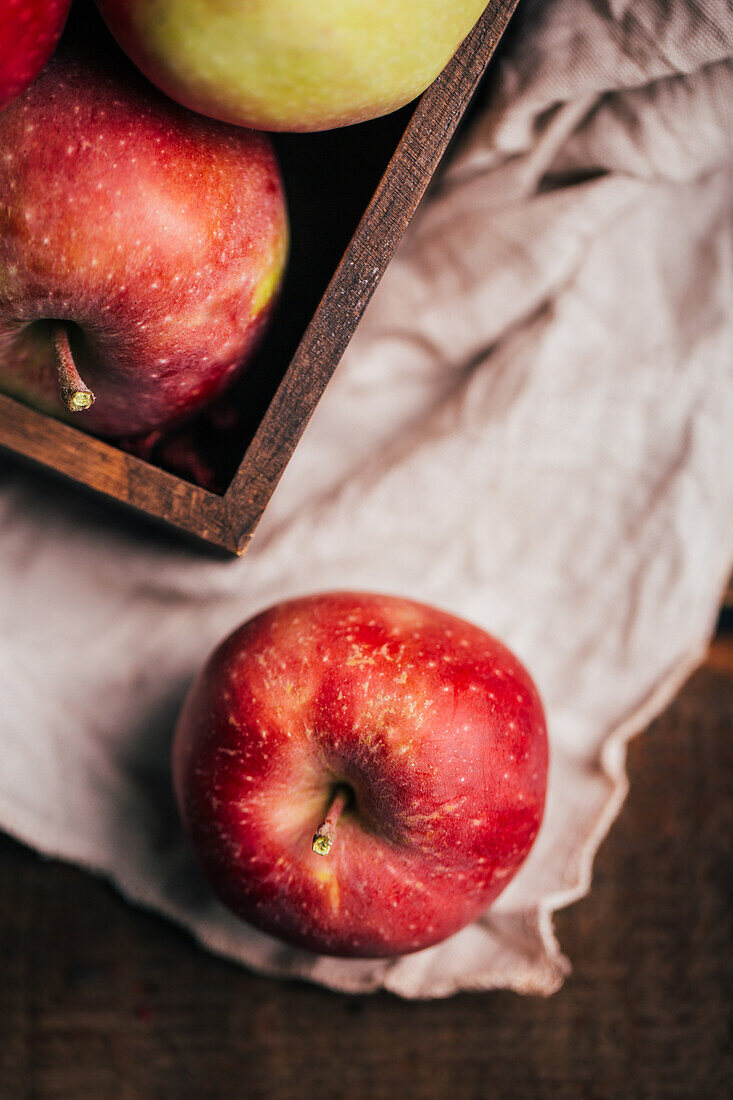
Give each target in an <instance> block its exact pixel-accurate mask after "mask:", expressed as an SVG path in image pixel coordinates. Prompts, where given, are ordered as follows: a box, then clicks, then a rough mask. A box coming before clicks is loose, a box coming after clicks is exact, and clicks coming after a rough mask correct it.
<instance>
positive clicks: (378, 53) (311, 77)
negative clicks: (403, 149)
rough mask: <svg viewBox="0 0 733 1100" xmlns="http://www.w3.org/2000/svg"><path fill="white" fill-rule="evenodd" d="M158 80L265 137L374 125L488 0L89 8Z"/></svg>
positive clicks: (183, 0)
mask: <svg viewBox="0 0 733 1100" xmlns="http://www.w3.org/2000/svg"><path fill="white" fill-rule="evenodd" d="M97 3H98V5H99V8H100V10H101V12H102V15H103V16H104V18H105V19H106V21H107V24H108V26H109V27H110V29H111V31H112V33H113V34H114V36H115V37H116V38H117V41H118V42H119V43H120V45H121V46H122V47H123V49H124V50H125V51H126V52H127V53H128V54H129V56H130V57H131V58H132V59H133V61H134V62H135V64H136V65H138V66H139V68H140V69H142V71H143V72H144V73H145V74H146V76H148V77H149V78H150V79H151V80H152V81H153V83H154V84H157V85H158V87H159V88H162V89H163V91H164V92H167V94H168V95H169V96H171V97H172V98H173V99H175V100H177V101H178V102H179V103H183V104H185V106H186V107H191V108H192V109H193V110H195V111H200V112H201V113H202V114H205V115H211V116H212V117H213V118H220V119H224V120H226V121H227V122H234V123H238V124H239V125H241V126H254V127H256V128H258V129H263V130H326V129H330V128H331V127H334V126H344V125H348V124H350V123H353V122H363V121H364V120H365V119H369V118H376V117H377V116H378V115H383V114H386V113H387V112H388V111H393V110H395V109H396V108H397V107H401V106H402V105H403V104H405V103H408V102H409V101H410V100H411V99H414V98H415V96H416V95H418V94H419V93H420V92H422V91H424V89H425V88H427V86H428V84H430V83H431V81H432V80H434V79H435V77H436V76H437V75H438V73H439V72H440V70H441V69H442V68H443V67H444V66H445V64H446V62H447V61H448V60H449V58H450V57H451V55H452V54H453V53H454V52H455V50H456V49H457V47H458V45H459V44H460V43H461V41H462V40H463V39H464V38H465V36H466V35H467V34H468V32H469V30H470V29H471V27H472V26H473V24H474V23H475V22H476V20H477V19H478V17H479V15H480V14H481V12H482V11H483V9H484V8H485V7H486V0H318V2H317V3H314V2H313V0H226V2H225V3H222V2H221V0H97Z"/></svg>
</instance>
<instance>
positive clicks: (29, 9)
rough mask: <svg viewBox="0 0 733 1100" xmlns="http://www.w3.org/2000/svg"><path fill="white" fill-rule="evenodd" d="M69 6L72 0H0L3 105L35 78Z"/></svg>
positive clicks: (0, 98)
mask: <svg viewBox="0 0 733 1100" xmlns="http://www.w3.org/2000/svg"><path fill="white" fill-rule="evenodd" d="M70 6H71V0H0V108H2V107H4V106H5V105H6V104H7V103H10V101H11V100H13V99H15V97H16V96H17V95H20V93H21V92H23V91H25V89H26V88H27V87H28V85H29V84H31V83H32V82H33V81H34V80H35V79H36V77H37V76H38V74H39V73H40V71H41V69H42V68H43V66H44V65H45V64H46V62H47V61H48V59H49V57H50V56H51V54H52V53H53V51H54V49H55V48H56V43H57V42H58V40H59V38H60V37H61V31H62V30H63V27H64V23H65V22H66V17H67V15H68V14H69V7H70Z"/></svg>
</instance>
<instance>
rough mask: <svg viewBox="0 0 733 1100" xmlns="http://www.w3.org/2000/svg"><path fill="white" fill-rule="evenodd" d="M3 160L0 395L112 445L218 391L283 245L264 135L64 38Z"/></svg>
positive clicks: (8, 121)
mask: <svg viewBox="0 0 733 1100" xmlns="http://www.w3.org/2000/svg"><path fill="white" fill-rule="evenodd" d="M113 51H114V52H113ZM0 150H1V151H2V155H1V156H0V388H2V389H3V390H5V391H6V392H9V393H10V394H12V395H14V396H17V397H19V398H20V399H22V400H25V401H28V402H29V403H32V404H35V405H37V406H39V407H41V408H43V409H44V410H46V411H49V412H52V413H55V414H57V415H70V412H69V411H67V410H70V411H71V412H73V411H75V410H77V409H78V410H85V411H82V412H81V413H80V414H79V419H78V420H77V421H76V423H79V424H80V425H81V426H83V427H85V428H87V429H89V430H91V431H95V432H98V433H100V434H103V435H108V436H122V435H132V434H134V433H138V432H143V431H148V430H150V429H152V428H156V427H159V426H161V425H164V424H167V423H170V422H173V421H176V420H179V419H181V418H182V417H183V416H184V415H185V414H187V413H188V412H190V411H191V410H192V409H194V408H196V407H197V406H199V405H201V404H202V403H204V402H205V401H207V400H208V399H209V398H211V397H213V396H214V395H215V394H216V393H217V392H219V391H220V390H221V389H222V388H223V387H224V385H225V384H226V383H227V381H228V380H229V379H230V378H231V377H232V375H233V374H234V373H235V372H237V371H239V370H240V368H241V367H242V365H243V364H244V363H245V361H246V360H247V358H248V355H249V353H250V352H251V350H252V348H253V346H254V343H255V341H256V340H257V337H258V335H259V333H260V331H261V329H262V326H263V322H264V321H265V319H266V317H267V316H268V313H269V311H270V307H271V304H272V301H273V297H274V295H275V293H276V291H277V288H278V284H279V281H280V276H281V273H282V270H283V265H284V261H285V256H286V251H287V217H286V211H285V204H284V198H283V191H282V186H281V181H280V176H279V171H278V166H277V163H276V159H275V155H274V152H273V149H272V147H271V145H270V143H269V141H268V139H267V138H266V137H264V136H263V135H262V134H255V133H252V132H250V131H245V130H240V129H237V128H235V127H230V126H227V125H225V124H223V123H216V122H212V121H211V120H208V119H204V118H201V117H200V116H197V115H194V114H191V113H190V112H188V111H186V110H184V109H183V108H181V107H178V106H177V105H176V104H174V103H172V102H170V100H167V99H165V97H164V96H161V95H160V94H159V93H157V92H156V91H155V90H154V89H153V88H152V87H151V86H150V85H148V84H147V83H146V82H145V81H144V80H143V78H142V77H140V76H139V74H138V73H137V72H136V71H135V70H134V69H133V67H132V66H131V65H129V63H128V62H127V61H126V60H125V59H124V58H122V57H121V55H119V56H118V51H117V50H116V48H115V47H114V46H113V45H112V43H111V41H110V43H109V50H106V51H105V50H104V49H102V50H101V55H100V51H99V47H97V49H96V51H95V52H92V51H91V50H90V49H87V48H84V49H81V48H80V47H79V46H78V45H77V46H76V47H73V48H71V47H69V48H66V47H65V46H64V45H63V44H62V47H61V48H60V49H59V51H58V52H57V54H56V56H55V57H54V58H53V60H52V61H51V63H50V64H49V65H48V67H47V68H46V69H45V71H44V72H43V73H42V74H41V76H40V77H39V79H38V80H37V81H36V82H35V83H34V84H33V85H32V86H31V87H30V88H29V89H28V91H26V92H25V94H24V95H22V96H21V97H20V98H18V99H16V100H15V101H14V102H13V103H11V104H10V106H9V107H7V108H6V109H5V110H4V111H3V112H2V113H1V114H0ZM94 396H96V401H95V402H94V403H93V405H92V401H93V398H94ZM90 405H91V406H92V407H89V406H90Z"/></svg>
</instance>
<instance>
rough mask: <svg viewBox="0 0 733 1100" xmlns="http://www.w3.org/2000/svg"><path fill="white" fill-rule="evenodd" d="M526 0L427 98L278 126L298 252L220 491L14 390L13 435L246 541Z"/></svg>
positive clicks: (87, 475)
mask: <svg viewBox="0 0 733 1100" xmlns="http://www.w3.org/2000/svg"><path fill="white" fill-rule="evenodd" d="M516 3H517V0H492V2H491V3H490V4H489V6H488V8H487V9H486V11H485V12H484V14H483V16H482V17H481V19H480V20H479V22H478V23H477V24H476V26H475V27H474V29H473V31H472V32H471V33H470V34H469V36H468V37H467V38H466V40H465V41H464V42H463V44H462V46H461V47H460V49H459V50H458V52H457V53H456V55H455V56H454V57H453V59H452V61H451V62H450V63H449V64H448V66H447V67H446V69H445V70H444V71H443V73H442V74H441V75H440V76H439V77H438V79H437V80H436V81H435V83H434V84H433V85H432V86H431V87H430V88H429V89H428V90H427V91H426V92H425V93H424V94H423V96H422V97H421V98H420V99H419V100H418V101H417V103H416V104H411V105H410V106H408V107H406V108H404V109H403V110H402V111H399V112H397V113H396V114H393V115H390V116H387V117H386V118H383V119H377V120H375V121H374V122H370V123H363V124H362V125H360V126H355V127H347V128H344V129H341V130H333V131H329V132H326V133H321V134H304V135H274V140H275V144H276V147H277V150H278V154H279V156H280V161H281V164H282V169H283V175H284V179H285V186H286V190H287V193H288V200H289V205H290V215H291V228H292V249H291V258H290V264H289V268H288V274H287V276H286V280H285V284H284V287H283V292H282V295H281V299H280V304H279V306H278V309H277V312H276V315H275V317H274V318H273V321H272V324H271V326H270V329H269V330H268V333H267V336H266V337H265V340H264V342H263V345H262V347H261V349H260V351H259V353H258V356H257V359H256V361H255V362H254V363H253V365H252V367H251V368H249V369H248V370H247V371H246V372H245V374H244V376H243V377H242V379H241V380H240V381H239V383H237V385H236V386H235V388H234V390H233V391H232V392H230V393H229V394H228V395H227V400H228V401H230V402H238V403H241V404H240V406H239V407H240V408H241V409H246V410H247V411H246V413H245V414H244V415H242V416H240V417H239V420H238V422H237V425H236V434H235V436H234V438H231V433H230V437H229V438H227V439H226V449H227V452H228V461H229V464H230V465H229V468H228V469H225V472H224V483H222V484H220V486H219V490H220V491H211V490H210V489H205V488H202V487H201V486H200V485H198V484H194V483H193V481H192V480H188V478H187V477H182V476H178V475H177V474H174V473H171V472H169V470H166V469H163V468H161V467H159V466H157V465H155V464H154V462H153V461H149V460H144V459H143V458H140V457H137V456H136V455H134V454H132V453H129V451H127V450H124V449H122V448H121V447H118V446H115V445H113V444H110V443H106V442H103V441H101V440H99V439H96V438H94V437H92V436H90V435H87V434H86V433H85V432H82V431H79V430H78V429H76V428H75V427H73V426H71V425H69V424H65V423H62V422H61V421H58V420H54V419H53V418H51V417H48V416H45V415H43V414H42V413H40V412H37V411H36V410H35V409H31V408H28V407H26V406H25V405H22V404H20V403H18V402H16V401H14V400H12V399H11V398H9V397H6V396H4V395H0V446H2V447H4V448H6V449H7V450H9V451H12V452H14V453H16V454H18V455H21V456H23V457H24V458H27V459H31V460H32V461H34V462H36V463H40V464H41V465H43V466H44V467H47V468H48V469H51V470H54V471H56V472H58V473H60V474H63V475H65V476H66V477H68V478H71V479H72V480H73V481H75V482H77V483H79V484H81V485H85V486H87V487H89V488H91V489H93V490H96V491H97V492H99V493H103V494H105V495H106V496H108V497H112V498H114V499H115V500H117V501H120V502H122V503H124V504H127V505H130V506H132V507H133V508H135V509H137V510H138V511H139V512H142V513H144V514H146V515H148V516H150V517H153V518H155V519H157V520H162V521H163V522H164V523H166V524H169V525H172V526H173V527H176V528H178V529H180V530H181V531H184V532H187V533H188V534H190V535H193V536H196V537H197V538H198V539H202V540H204V541H205V542H207V543H210V544H212V545H214V546H216V547H219V548H221V549H222V550H224V551H225V552H229V553H233V554H242V553H243V552H244V551H245V550H246V548H247V545H248V543H249V540H250V539H251V537H252V533H253V531H254V529H255V527H256V525H257V522H258V521H259V518H260V516H261V515H262V513H263V511H264V509H265V507H266V505H267V503H268V501H269V499H270V497H271V495H272V493H273V491H274V489H275V486H276V485H277V483H278V481H279V479H280V476H281V475H282V473H283V471H284V469H285V466H286V465H287V463H288V461H289V459H290V457H291V455H292V453H293V450H294V449H295V446H296V444H297V443H298V440H299V439H300V437H301V435H302V433H303V431H304V429H305V427H306V424H307V423H308V420H309V418H310V416H311V414H312V412H313V410H314V408H315V406H316V404H317V402H318V400H319V399H320V397H321V395H322V394H323V391H324V389H325V388H326V385H327V384H328V381H329V379H330V378H331V375H332V374H333V372H334V370H335V369H336V366H337V364H338V362H339V360H340V358H341V356H342V355H343V352H344V350H345V348H346V346H347V344H348V342H349V340H350V339H351V336H352V335H353V333H354V330H355V328H356V326H357V324H358V322H359V319H360V318H361V316H362V313H363V312H364V309H365V307H366V305H367V303H368V301H369V299H370V297H371V295H372V293H373V291H374V288H375V287H376V285H377V284H378V282H379V280H380V278H381V277H382V274H383V273H384V270H385V268H386V266H387V264H388V263H389V261H390V259H391V257H392V255H393V253H394V251H395V249H396V247H397V245H398V243H399V241H400V238H401V237H402V235H403V233H404V232H405V229H406V228H407V225H408V223H409V221H410V219H411V217H412V215H413V214H414V212H415V210H416V208H417V206H418V203H419V201H420V199H421V197H422V195H423V194H424V192H425V189H426V187H427V185H428V184H429V182H430V180H431V178H432V176H433V173H434V172H435V170H436V168H437V166H438V163H439V161H440V159H441V157H442V155H443V153H444V152H445V150H446V148H447V146H448V144H449V142H450V140H451V138H452V136H453V134H454V132H455V130H456V127H457V126H458V123H459V122H460V120H461V118H462V116H463V114H464V112H465V110H466V108H467V106H468V104H469V102H470V100H471V97H472V96H473V93H474V92H475V90H476V88H477V86H478V83H479V81H480V79H481V77H482V75H483V73H484V71H485V69H486V66H487V65H488V62H489V59H490V58H491V56H492V54H493V52H494V50H495V48H496V45H497V43H498V41H499V39H500V37H501V35H502V33H503V31H504V29H505V27H506V25H507V23H508V21H509V19H510V17H511V14H512V12H513V10H514V8H515V6H516ZM354 226H356V229H354ZM344 249H345V251H344ZM215 442H216V443H217V445H218V441H217V440H213V439H212V438H209V439H208V442H207V441H206V440H204V442H203V444H202V445H203V446H207V445H208V446H209V447H212V446H213V445H214V443H215Z"/></svg>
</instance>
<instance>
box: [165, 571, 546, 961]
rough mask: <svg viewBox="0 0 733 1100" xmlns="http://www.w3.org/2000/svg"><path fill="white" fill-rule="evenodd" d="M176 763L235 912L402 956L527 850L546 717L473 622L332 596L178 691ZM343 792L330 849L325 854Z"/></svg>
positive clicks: (317, 946)
mask: <svg viewBox="0 0 733 1100" xmlns="http://www.w3.org/2000/svg"><path fill="white" fill-rule="evenodd" d="M445 656H448V657H450V658H451V660H450V661H444V660H442V658H443V657H445ZM395 673H397V675H395ZM403 675H404V679H403ZM173 775H174V786H175V790H176V796H177V799H178V804H179V807H180V811H181V816H182V820H183V823H184V827H185V829H186V831H187V833H188V835H189V838H190V840H191V843H192V846H193V849H194V851H195V853H196V855H197V858H198V860H199V862H200V865H201V867H202V869H203V871H204V874H205V875H206V877H207V879H208V880H209V882H210V884H211V885H212V887H213V889H214V891H215V892H216V893H217V895H218V896H219V897H220V898H221V899H222V900H223V901H224V903H225V904H227V905H228V906H229V907H230V908H231V909H232V910H233V911H234V912H235V913H237V914H238V915H239V916H241V917H242V918H243V919H244V920H246V921H249V922H251V923H252V924H255V925H257V926H258V927H259V928H262V929H264V930H265V931H267V932H270V933H272V934H273V935H275V936H279V937H280V938H282V939H283V940H286V941H287V942H290V943H293V944H296V945H298V946H300V947H304V948H307V949H309V950H311V951H316V952H319V953H326V954H332V955H347V956H348V955H351V956H366V957H385V956H391V955H399V954H404V953H406V952H411V951H417V950H420V949H422V948H425V947H428V946H430V945H431V944H434V943H437V942H439V941H441V940H443V939H445V938H446V937H447V936H449V935H451V934H452V933H453V932H456V931H457V930H458V929H460V928H462V927H463V926H464V925H465V924H467V923H468V922H469V921H471V920H473V919H474V918H475V917H476V916H477V915H479V914H480V913H481V912H482V911H483V910H485V909H486V908H487V906H488V905H489V904H490V903H491V902H492V901H493V900H494V899H495V898H496V896H497V895H498V894H499V893H500V892H501V891H502V890H503V889H504V888H505V887H506V885H507V884H508V882H509V881H510V880H511V878H512V877H513V875H514V874H515V873H516V871H517V870H518V868H519V867H520V865H521V864H522V862H523V860H524V859H525V858H526V856H527V854H528V852H529V850H530V848H531V847H532V844H533V842H534V839H535V837H536V835H537V831H538V829H539V827H540V823H541V820H542V814H543V809H544V801H545V787H546V779H547V737H546V731H545V720H544V715H543V710H542V704H541V702H540V699H539V696H538V694H537V690H536V688H535V687H534V684H533V683H532V680H531V679H530V676H529V674H528V673H527V672H526V670H525V669H524V668H523V666H522V665H521V664H520V663H519V661H518V660H517V659H516V658H515V657H514V656H513V655H512V654H511V653H510V652H509V650H507V649H506V647H504V646H503V645H502V644H501V643H500V642H498V641H497V640H496V639H494V638H492V637H491V636H490V635H488V634H486V633H485V632H484V631H483V630H481V629H479V628H478V627H476V626H473V625H471V624H469V623H467V622H464V621H463V620H461V619H458V618H456V617H455V616H452V615H448V614H446V613H444V612H442V611H438V610H437V609H434V608H430V607H428V606H425V605H422V604H418V603H414V602H412V601H409V600H403V599H398V598H396V597H390V596H377V595H366V594H357V593H345V592H341V593H329V594H323V595H319V596H310V597H304V598H302V599H298V600H292V601H289V602H287V603H284V604H280V605H278V606H276V607H274V608H271V609H270V610H268V611H265V612H263V613H262V614H260V615H258V616H257V617H255V618H254V619H252V620H250V621H249V622H248V623H245V624H244V625H243V626H242V627H240V628H239V629H238V630H237V631H235V632H234V633H233V634H232V635H231V636H230V637H229V638H228V639H226V640H225V641H224V642H223V643H222V644H221V645H220V646H219V648H218V649H217V650H216V651H215V652H214V654H213V655H212V656H211V658H210V659H209V661H208V662H207V664H206V665H205V667H204V669H203V670H202V672H201V674H200V675H199V677H198V679H197V680H196V682H195V684H194V685H193V687H192V688H191V691H190V692H189V695H188V698H187V700H186V703H185V704H184V708H183V711H182V713H181V716H180V719H179V722H178V726H177V730H176V735H175V739H174V748H173ZM342 785H345V786H346V787H347V789H348V790H349V791H350V792H351V798H350V801H349V802H347V805H346V807H345V809H344V810H343V811H342V813H341V816H340V818H339V819H338V823H337V825H336V830H335V839H334V842H333V845H332V848H331V850H330V852H329V854H328V855H327V856H321V855H318V854H315V853H314V852H313V851H312V849H311V842H312V838H313V834H314V833H315V831H316V829H317V828H318V826H319V825H320V824H321V823H322V822H323V820H324V817H325V815H326V813H327V811H328V809H329V805H330V803H331V800H332V799H333V796H334V792H335V791H336V790H337V789H338V788H339V787H340V786H342Z"/></svg>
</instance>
